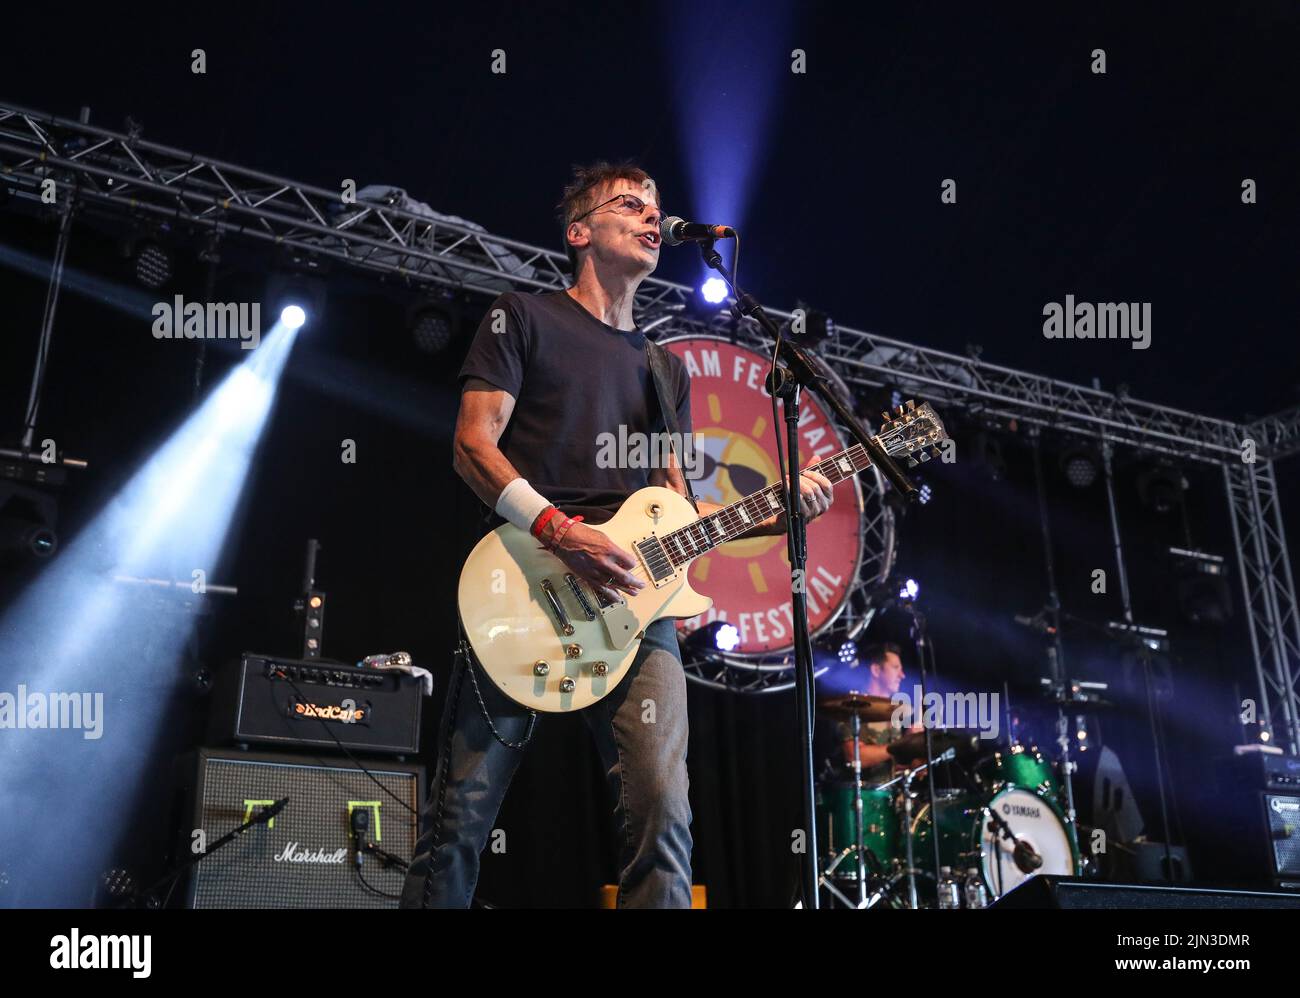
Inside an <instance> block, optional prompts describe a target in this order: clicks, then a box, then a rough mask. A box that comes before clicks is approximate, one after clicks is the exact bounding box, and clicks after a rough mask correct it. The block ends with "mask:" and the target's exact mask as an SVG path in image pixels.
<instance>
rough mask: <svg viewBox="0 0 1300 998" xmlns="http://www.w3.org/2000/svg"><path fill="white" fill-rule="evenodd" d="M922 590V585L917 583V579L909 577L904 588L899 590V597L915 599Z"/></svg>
mask: <svg viewBox="0 0 1300 998" xmlns="http://www.w3.org/2000/svg"><path fill="white" fill-rule="evenodd" d="M920 591H921V587H920V586H918V585H917V584H916V580H915V579H908V580H907V581H906V582H904V583H903V585H902V588H900V589H899V590H898V598H899V599H911V600H914V599H916V596H917V593H919V592H920Z"/></svg>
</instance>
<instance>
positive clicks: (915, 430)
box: [876, 400, 948, 468]
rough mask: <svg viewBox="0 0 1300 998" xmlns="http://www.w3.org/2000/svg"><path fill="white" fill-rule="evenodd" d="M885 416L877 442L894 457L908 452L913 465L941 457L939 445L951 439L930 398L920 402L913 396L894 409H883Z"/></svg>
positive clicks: (909, 464)
mask: <svg viewBox="0 0 1300 998" xmlns="http://www.w3.org/2000/svg"><path fill="white" fill-rule="evenodd" d="M881 420H882V421H881V424H880V432H879V433H877V434H876V442H877V443H879V444H880V446H881V448H882V449H883V450H884V452H885V453H886V454H888V455H889V456H890V457H902V456H906V458H907V466H908V467H909V468H915V467H916V466H917V465H918V464H920V463H922V462H924V461H928V460H930V458H931V457H938V456H939V445H940V444H941V443H943V441H945V440H947V439H948V431H947V430H945V429H944V428H943V423H942V421H941V420H940V419H939V417H938V415H936V413H935V411H934V410H933V409H932V408H931V407H930V403H929V402H922V403H921V404H920V405H917V404H916V403H915V402H913V401H910V400H909V401H908V402H906V403H904V404H903V405H900V406H899V407H898V408H897V409H896V410H894V412H893V413H890V412H883V413H881Z"/></svg>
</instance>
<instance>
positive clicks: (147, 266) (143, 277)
mask: <svg viewBox="0 0 1300 998" xmlns="http://www.w3.org/2000/svg"><path fill="white" fill-rule="evenodd" d="M135 279H136V280H137V281H139V282H140V283H141V284H143V285H144V286H145V287H146V288H149V289H150V290H153V291H157V290H158V289H159V288H161V287H162V286H163V285H164V284H166V283H167V282H168V281H170V280H171V279H172V257H171V254H170V253H168V252H167V250H165V249H163V248H162V247H161V246H159V245H158V244H157V243H155V242H152V241H148V240H146V241H143V242H140V243H139V244H137V245H136V248H135Z"/></svg>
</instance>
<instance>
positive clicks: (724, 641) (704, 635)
mask: <svg viewBox="0 0 1300 998" xmlns="http://www.w3.org/2000/svg"><path fill="white" fill-rule="evenodd" d="M684 643H685V645H686V647H687V648H688V649H690V650H691V651H693V652H695V653H696V654H697V655H706V656H707V655H711V654H713V653H715V652H731V651H735V650H736V649H737V648H739V647H740V631H739V630H738V629H737V628H736V625H735V624H731V623H728V622H727V621H725V620H714V621H711V622H710V623H707V624H705V625H703V626H702V627H697V628H696V629H695V630H694V631H692V632H691V633H690V635H689V636H688V637H687V638H686V641H685V642H684Z"/></svg>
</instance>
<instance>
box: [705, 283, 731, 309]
mask: <svg viewBox="0 0 1300 998" xmlns="http://www.w3.org/2000/svg"><path fill="white" fill-rule="evenodd" d="M700 294H702V295H703V296H704V300H705V301H706V302H708V303H709V304H710V305H720V304H721V303H722V302H724V301H726V300H727V282H726V281H724V280H723V279H722V278H721V277H710V278H709V279H708V280H707V281H705V282H704V283H703V284H702V285H700Z"/></svg>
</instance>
